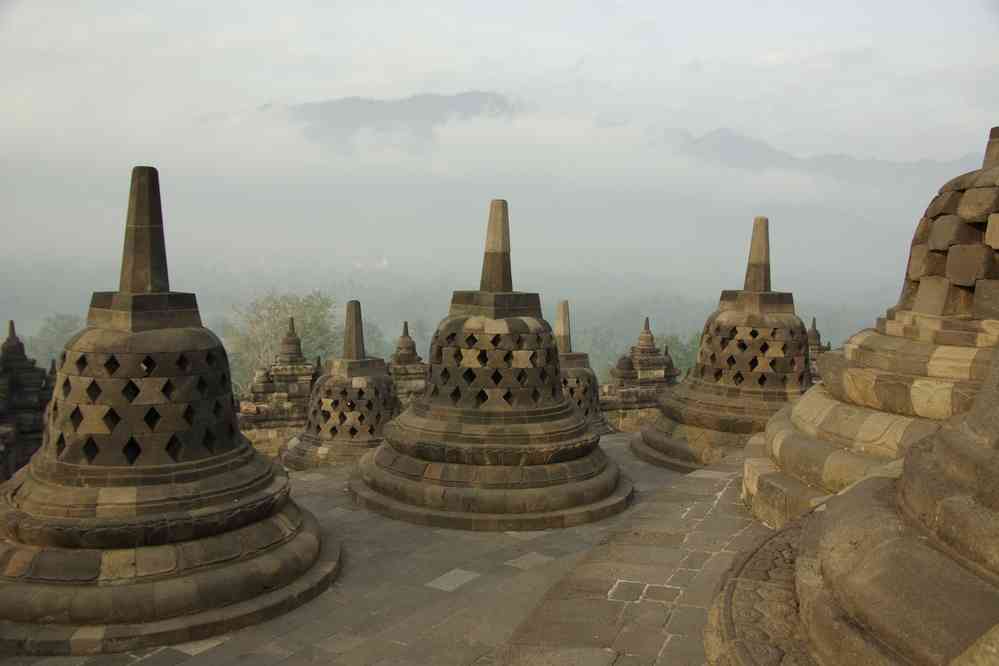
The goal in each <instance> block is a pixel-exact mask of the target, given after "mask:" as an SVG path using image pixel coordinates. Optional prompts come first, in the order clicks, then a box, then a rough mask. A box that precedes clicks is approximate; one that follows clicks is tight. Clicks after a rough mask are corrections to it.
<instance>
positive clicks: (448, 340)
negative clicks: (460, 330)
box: [444, 333, 458, 346]
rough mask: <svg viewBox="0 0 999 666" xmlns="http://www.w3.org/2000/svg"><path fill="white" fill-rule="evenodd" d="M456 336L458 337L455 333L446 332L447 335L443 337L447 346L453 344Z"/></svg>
mask: <svg viewBox="0 0 999 666" xmlns="http://www.w3.org/2000/svg"><path fill="white" fill-rule="evenodd" d="M457 337H458V334H457V333H448V334H447V337H446V338H444V342H445V343H447V345H448V346H450V345H453V344H454V341H455V338H457Z"/></svg>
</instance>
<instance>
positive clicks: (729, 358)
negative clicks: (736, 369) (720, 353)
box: [725, 356, 735, 368]
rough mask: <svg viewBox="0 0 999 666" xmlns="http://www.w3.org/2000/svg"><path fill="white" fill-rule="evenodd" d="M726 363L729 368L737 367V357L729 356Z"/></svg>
mask: <svg viewBox="0 0 999 666" xmlns="http://www.w3.org/2000/svg"><path fill="white" fill-rule="evenodd" d="M725 363H726V364H727V365H728V367H730V368H731V367H732V366H733V365H735V357H734V356H729V357H728V358H727V359H725Z"/></svg>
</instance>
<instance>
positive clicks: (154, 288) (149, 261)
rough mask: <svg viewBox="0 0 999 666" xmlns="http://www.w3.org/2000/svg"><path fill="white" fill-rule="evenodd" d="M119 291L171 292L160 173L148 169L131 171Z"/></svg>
mask: <svg viewBox="0 0 999 666" xmlns="http://www.w3.org/2000/svg"><path fill="white" fill-rule="evenodd" d="M118 291H120V292H122V293H129V294H151V293H161V292H168V291H170V278H169V276H168V274H167V259H166V243H165V242H164V240H163V209H162V206H161V204H160V178H159V173H158V172H157V171H156V169H155V168H154V167H151V166H137V167H135V168H133V169H132V187H131V190H130V191H129V193H128V219H127V222H126V224H125V249H124V252H123V253H122V258H121V280H120V281H119V285H118Z"/></svg>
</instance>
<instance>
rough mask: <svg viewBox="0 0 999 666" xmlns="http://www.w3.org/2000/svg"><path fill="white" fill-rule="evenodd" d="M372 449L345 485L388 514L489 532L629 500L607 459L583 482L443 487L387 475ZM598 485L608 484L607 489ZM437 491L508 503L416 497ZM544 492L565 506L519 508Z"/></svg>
mask: <svg viewBox="0 0 999 666" xmlns="http://www.w3.org/2000/svg"><path fill="white" fill-rule="evenodd" d="M375 455H376V452H371V453H369V454H368V455H366V456H364V458H362V459H361V462H360V464H359V465H358V472H357V473H356V474H355V475H354V477H353V478H352V479H351V480H350V491H351V493H352V494H353V496H354V500H355V501H356V502H357V503H358V504H360V505H361V506H364V507H365V508H368V509H371V510H373V511H376V512H378V513H381V514H383V515H386V516H388V517H390V518H395V519H398V520H405V521H407V522H411V523H417V524H420V525H430V526H433V527H446V528H452V529H462V530H476V531H494V532H505V531H522V530H544V529H552V528H563V527H571V526H573V525H582V524H584V523H591V522H595V521H597V520H602V519H603V518H607V517H609V516H612V515H614V514H617V513H620V512H621V511H624V510H625V509H626V508H627V507H628V506H629V505H630V504H631V501H632V499H633V497H634V484H633V483H632V481H631V480H630V479H629V478H627V477H625V476H623V475H621V474H620V472H619V471H618V468H617V465H616V464H614V463H613V462H611V461H608V462H607V465H606V466H605V467H604V468H603V470H602V471H601V472H600V473H599V474H598V475H597V476H596V477H594V478H591V479H588V480H587V481H585V482H576V483H563V484H558V485H551V486H540V487H535V488H520V489H512V488H508V489H503V490H497V489H493V488H475V487H470V486H464V485H463V486H460V487H456V486H447V487H446V488H445V487H437V488H435V487H432V486H426V487H424V486H423V485H422V484H420V483H419V482H417V481H401V480H400V479H398V478H392V477H389V476H388V473H387V472H386V471H385V470H382V469H381V468H379V467H378V465H377V464H376V463H375ZM461 467H465V468H469V469H471V468H479V469H482V468H483V467H485V466H475V465H462V466H461ZM538 467H541V466H538ZM553 467H554V466H553ZM489 471H494V470H489ZM496 471H499V470H496ZM372 485H376V486H377V485H384V486H386V487H393V488H396V489H397V490H396V492H399V493H404V494H405V496H406V497H407V499H411V500H413V503H410V502H406V501H402V500H400V499H398V498H397V497H392V496H390V495H388V494H386V493H384V492H379V491H378V490H376V489H375V488H373V487H372ZM602 488H607V489H608V490H609V492H608V491H607V490H603V489H602ZM438 493H439V494H441V495H444V494H450V496H451V497H453V498H459V497H464V500H462V499H458V500H457V503H458V504H459V505H460V506H462V507H464V506H468V505H469V504H473V503H475V499H474V498H477V497H480V498H482V504H483V505H490V506H494V507H495V506H497V505H502V504H507V505H509V506H510V508H511V510H510V512H505V513H504V512H499V511H463V510H461V509H460V508H455V509H453V510H450V509H443V508H438V507H433V506H427V505H426V504H419V503H416V502H420V501H428V498H430V497H432V496H434V495H436V494H438ZM545 495H547V498H546V499H548V500H554V501H559V502H560V503H561V504H563V505H564V506H562V507H561V508H556V509H551V510H539V511H523V510H522V509H523V507H525V506H530V505H532V504H536V503H537V502H538V498H539V497H543V496H545ZM490 496H491V497H490ZM574 502H575V504H574Z"/></svg>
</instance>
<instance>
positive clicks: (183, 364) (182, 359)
mask: <svg viewBox="0 0 999 666" xmlns="http://www.w3.org/2000/svg"><path fill="white" fill-rule="evenodd" d="M177 367H178V368H180V371H181V372H187V371H188V370H190V369H191V359H189V358H187V357H186V356H184V355H183V354H181V355H180V356H178V357H177Z"/></svg>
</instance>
